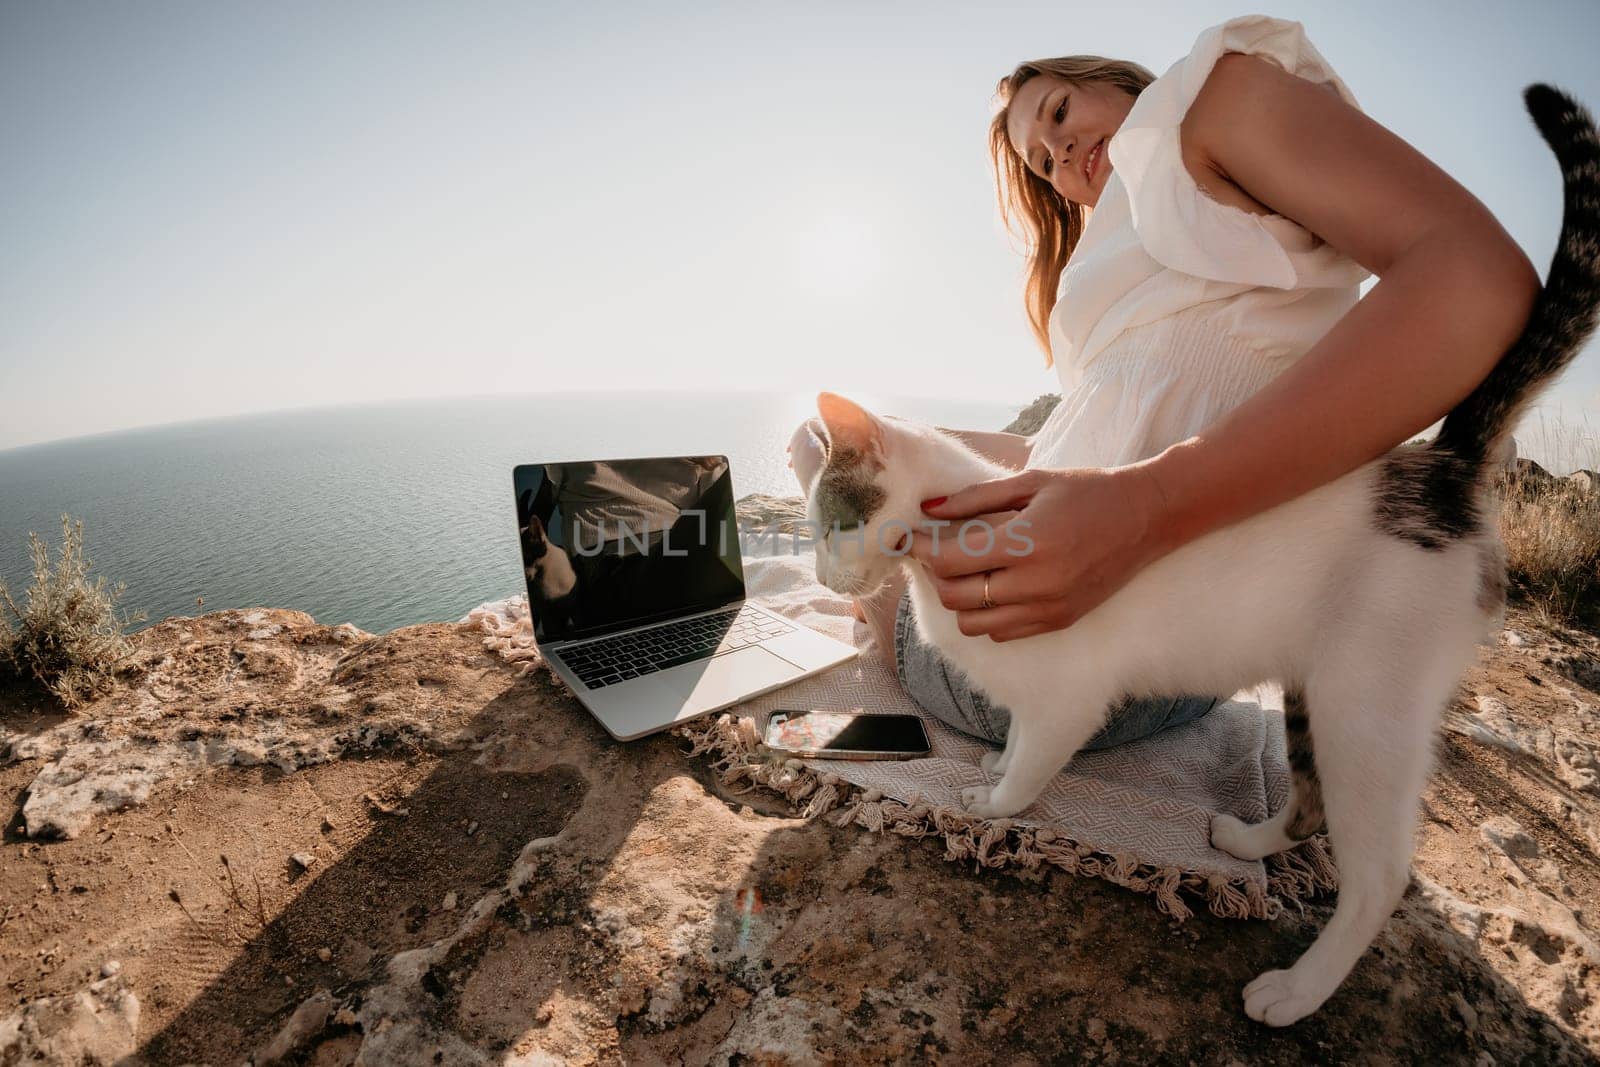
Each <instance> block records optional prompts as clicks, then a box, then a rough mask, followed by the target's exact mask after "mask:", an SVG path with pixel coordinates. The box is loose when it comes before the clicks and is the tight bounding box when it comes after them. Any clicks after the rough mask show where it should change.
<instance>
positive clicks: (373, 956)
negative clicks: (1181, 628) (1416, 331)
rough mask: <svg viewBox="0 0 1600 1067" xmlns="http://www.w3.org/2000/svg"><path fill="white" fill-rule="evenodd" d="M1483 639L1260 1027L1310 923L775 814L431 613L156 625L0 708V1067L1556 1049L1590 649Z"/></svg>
mask: <svg viewBox="0 0 1600 1067" xmlns="http://www.w3.org/2000/svg"><path fill="white" fill-rule="evenodd" d="M1508 622H1509V627H1508V629H1507V630H1506V631H1505V632H1504V633H1503V634H1502V638H1501V643H1500V644H1499V645H1498V646H1497V647H1494V648H1486V649H1484V650H1483V654H1482V661H1481V663H1480V665H1479V666H1477V667H1475V668H1474V669H1473V670H1472V671H1471V673H1470V674H1469V676H1468V677H1467V679H1466V680H1465V682H1464V685H1463V689H1462V694H1461V698H1460V700H1459V701H1458V702H1457V703H1456V704H1455V705H1454V706H1453V707H1452V709H1451V710H1450V712H1449V714H1448V715H1447V717H1446V729H1445V730H1443V731H1442V732H1441V740H1440V744H1439V760H1438V771H1437V773H1436V774H1435V776H1434V778H1433V782H1432V784H1431V786H1430V788H1429V790H1428V792H1427V795H1426V797H1425V801H1424V804H1425V806H1424V812H1423V815H1424V818H1423V824H1422V832H1421V836H1420V844H1419V851H1418V854H1417V857H1416V862H1415V866H1414V870H1415V877H1414V884H1413V886H1412V888H1411V890H1410V891H1409V892H1408V893H1407V896H1406V899H1405V901H1404V903H1403V904H1402V907H1401V909H1400V911H1399V913H1398V914H1397V915H1396V916H1395V918H1394V919H1393V920H1391V922H1390V923H1389V926H1388V928H1387V929H1386V930H1385V932H1384V933H1383V935H1382V936H1381V937H1380V938H1379V940H1378V942H1377V944H1376V945H1375V946H1374V947H1373V948H1372V949H1371V950H1370V951H1369V952H1368V953H1367V955H1366V956H1365V958H1364V959H1363V960H1362V961H1361V963H1360V964H1359V965H1358V966H1357V968H1356V970H1355V972H1354V974H1353V975H1352V976H1351V978H1350V979H1349V981H1348V982H1347V983H1346V984H1345V986H1344V987H1343V988H1342V989H1341V990H1340V991H1339V992H1338V993H1337V994H1336V995H1335V996H1334V997H1333V999H1332V1000H1331V1001H1330V1002H1329V1003H1328V1004H1327V1005H1326V1006H1325V1007H1324V1008H1323V1009H1322V1011H1321V1012H1319V1013H1318V1014H1316V1015H1314V1016H1313V1017H1312V1018H1310V1019H1309V1020H1306V1021H1303V1022H1301V1023H1299V1024H1297V1025H1295V1026H1292V1027H1289V1028H1287V1029H1284V1030H1270V1029H1267V1028H1265V1027H1262V1026H1260V1025H1258V1024H1256V1023H1253V1022H1251V1021H1250V1020H1249V1019H1247V1018H1246V1017H1245V1016H1244V1014H1243V1012H1242V1011H1241V1009H1240V998H1239V990H1240V988H1241V987H1242V986H1243V985H1244V983H1245V982H1247V981H1248V980H1250V979H1251V978H1253V977H1254V976H1255V975H1256V974H1257V973H1258V972H1260V971H1262V970H1264V969H1267V968H1271V967H1276V966H1281V965H1283V964H1285V963H1287V962H1289V961H1290V960H1292V959H1293V958H1294V957H1295V956H1296V955H1297V954H1298V953H1299V952H1300V951H1301V950H1302V949H1303V948H1304V947H1305V946H1306V945H1307V944H1308V943H1309V942H1310V941H1311V939H1312V938H1313V937H1314V936H1315V934H1316V932H1317V931H1318V930H1319V929H1320V928H1321V926H1322V925H1323V923H1324V922H1325V921H1326V920H1327V917H1328V914H1329V912H1330V911H1331V905H1332V901H1331V899H1330V900H1322V901H1319V902H1317V903H1315V904H1313V905H1312V906H1310V907H1308V908H1306V909H1305V911H1304V912H1303V913H1298V912H1295V911H1293V910H1292V909H1291V910H1289V911H1288V912H1286V913H1285V914H1284V915H1283V916H1282V917H1281V918H1279V919H1277V920H1275V921H1272V922H1259V921H1238V920H1223V919H1217V918H1215V917H1213V916H1211V915H1209V914H1208V913H1207V912H1206V911H1205V909H1203V908H1201V909H1198V911H1197V913H1196V915H1195V916H1194V917H1193V918H1191V919H1189V920H1188V921H1187V922H1184V923H1181V924H1179V923H1176V922H1173V921H1171V920H1168V919H1167V918H1165V917H1164V916H1162V915H1161V914H1160V913H1159V912H1158V911H1157V910H1156V909H1155V907H1154V904H1153V903H1152V899H1151V898H1150V897H1147V896H1141V895H1137V894H1134V893H1132V892H1129V891H1126V890H1123V889H1119V888H1117V887H1116V886H1113V885H1111V884H1108V883H1106V882H1103V881H1099V880H1091V879H1074V878H1072V877H1069V876H1067V875H1065V874H1063V873H1061V872H1059V871H1055V870H1053V869H1049V868H1041V869H1039V870H1036V871H1032V872H1024V873H1022V874H1020V875H1019V874H1017V873H1012V869H1008V870H1007V871H1005V872H999V871H992V870H987V869H985V870H981V871H975V870H974V869H973V868H972V866H971V865H969V864H965V863H951V862H946V860H945V858H944V856H943V846H942V844H940V843H938V842H937V841H936V840H935V839H910V838H902V837H896V836H893V835H890V836H882V835H874V834H870V833H867V832H865V831H863V830H861V829H860V828H858V827H855V826H847V827H842V828H840V827H834V826H831V825H829V824H827V823H826V822H822V821H816V822H810V823H808V822H805V821H803V820H801V819H799V818H797V817H795V816H794V815H792V814H791V813H789V812H788V811H787V810H786V809H785V807H784V805H783V802H782V800H781V798H779V797H777V796H776V795H774V794H771V793H766V792H764V791H761V790H756V791H751V792H745V793H742V794H740V795H730V794H729V793H728V792H727V791H725V790H724V789H723V788H721V787H720V786H719V785H718V784H717V782H716V777H715V775H714V774H713V772H712V771H711V769H710V768H709V766H708V765H707V762H706V759H705V757H702V756H694V757H690V756H687V755H686V752H687V749H688V747H689V746H688V745H687V743H686V742H685V741H684V740H683V739H682V738H680V737H677V736H674V735H670V734H668V735H657V736H655V737H651V738H647V739H645V740H642V741H638V742H633V743H630V744H625V745H623V744H617V743H614V742H612V741H611V740H610V739H609V738H608V737H607V736H606V734H605V733H604V731H602V730H601V728H600V727H599V726H598V725H597V724H596V723H595V722H594V721H593V720H592V719H591V718H590V717H589V716H588V715H587V713H585V712H584V711H583V710H582V709H581V708H580V707H579V705H578V704H577V703H576V702H575V701H574V700H573V699H572V698H571V697H570V695H569V694H567V693H566V691H565V690H564V689H563V688H562V686H561V685H560V683H559V682H556V681H555V680H553V679H552V677H551V676H550V675H549V674H548V673H547V672H545V671H544V670H542V669H533V670H529V671H526V672H525V673H523V674H520V675H519V673H518V669H517V666H516V665H514V664H508V663H506V662H504V661H503V660H502V659H501V658H500V657H499V655H498V654H497V653H496V652H495V651H493V650H492V649H490V648H486V647H485V637H484V634H483V633H482V632H481V631H480V630H478V629H477V628H475V627H474V626H472V625H467V624H453V623H429V624H424V625H418V626H408V627H404V628H401V629H398V630H395V631H393V632H391V633H389V634H385V635H381V636H373V635H370V634H365V633H362V632H361V631H359V630H356V629H355V628H353V627H350V626H340V627H329V626H323V625H319V624H318V623H317V622H316V621H315V620H313V619H312V618H311V617H310V616H308V615H305V614H303V613H300V612H295V611H283V610H267V609H263V610H258V611H253V612H244V611H226V612H216V613H213V614H209V615H204V616H201V617H198V618H172V619H167V620H165V621H163V622H161V623H159V624H157V625H155V626H152V627H150V628H149V629H147V630H144V631H142V632H141V633H139V634H138V635H137V636H136V642H137V645H138V648H139V657H138V660H137V665H136V667H135V669H133V670H132V671H130V672H128V673H127V674H126V675H125V676H124V677H123V678H122V680H121V681H120V682H119V684H118V688H117V691H116V692H115V693H113V694H112V695H110V696H108V697H106V698H104V699H102V700H100V701H98V702H97V703H96V704H94V705H93V706H92V707H90V708H89V709H87V710H86V711H84V712H81V713H79V714H76V715H72V716H65V715H62V714H59V713H55V712H52V711H50V710H49V709H48V707H47V706H45V705H43V704H42V702H41V701H40V699H39V697H38V696H37V694H34V693H31V692H26V691H17V690H12V691H9V692H6V693H4V694H0V795H3V796H4V797H5V798H6V800H7V802H8V803H9V804H10V813H9V816H8V821H7V823H6V826H5V832H4V839H3V842H0V984H3V987H4V989H5V990H6V993H7V994H9V998H10V1001H11V1003H10V1004H0V1064H10V1063H24V1062H35V1060H34V1059H32V1058H30V1057H34V1056H36V1057H37V1058H38V1060H39V1061H43V1062H62V1063H78V1062H102V1063H109V1062H118V1061H121V1060H123V1058H125V1057H126V1058H127V1059H126V1062H132V1063H149V1064H178V1063H216V1064H225V1063H226V1064H231V1063H240V1062H244V1061H250V1060H253V1062H255V1063H258V1064H260V1063H267V1062H292V1063H311V1064H330V1065H331V1064H346V1063H354V1062H364V1063H373V1064H379V1063H381V1064H411V1063H443V1064H453V1063H509V1064H522V1065H529V1064H544V1063H588V1062H595V1063H679V1062H690V1063H701V1062H705V1063H718V1064H736V1063H737V1064H752V1063H763V1064H766V1063H772V1064H789V1063H796V1064H798V1063H899V1062H907V1061H911V1062H916V1061H924V1060H926V1061H944V1062H960V1063H1005V1064H1016V1063H1047V1062H1058V1061H1063V1060H1071V1061H1080V1060H1082V1061H1104V1062H1108V1063H1114V1062H1131V1063H1147V1062H1170V1063H1180V1064H1182V1063H1204V1064H1228V1063H1233V1062H1240V1061H1243V1062H1250V1063H1300V1062H1306V1061H1313V1062H1360V1063H1374V1062H1406V1063H1411V1062H1427V1063H1490V1062H1513V1063H1579V1062H1593V1060H1594V1059H1595V1057H1596V1056H1600V1000H1597V996H1596V994H1597V992H1600V973H1597V971H1596V969H1595V965H1596V961H1597V949H1596V917H1597V916H1600V863H1597V856H1600V764H1597V760H1596V754H1597V748H1600V746H1597V745H1596V743H1595V742H1594V740H1593V739H1594V738H1595V737H1596V727H1597V719H1600V641H1597V640H1596V638H1595V636H1594V635H1593V634H1589V633H1585V632H1580V631H1572V630H1558V631H1547V630H1544V629H1541V628H1540V627H1539V626H1537V625H1536V624H1535V622H1534V621H1533V620H1532V619H1531V618H1530V617H1529V616H1528V615H1526V614H1525V613H1520V612H1516V611H1513V613H1512V616H1511V618H1510V619H1509V620H1508ZM13 1009H14V1010H13ZM6 1012H10V1013H11V1014H9V1015H6V1014H4V1013H6Z"/></svg>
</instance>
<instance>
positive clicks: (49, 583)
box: [0, 515, 145, 708]
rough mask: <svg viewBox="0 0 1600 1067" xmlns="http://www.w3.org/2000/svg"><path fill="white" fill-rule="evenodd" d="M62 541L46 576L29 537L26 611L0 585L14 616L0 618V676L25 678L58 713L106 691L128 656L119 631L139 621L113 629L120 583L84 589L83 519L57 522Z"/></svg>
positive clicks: (43, 558) (36, 541)
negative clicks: (56, 704)
mask: <svg viewBox="0 0 1600 1067" xmlns="http://www.w3.org/2000/svg"><path fill="white" fill-rule="evenodd" d="M61 536H62V540H61V559H60V563H59V564H58V566H57V568H56V570H55V572H54V573H52V572H51V570H50V550H49V547H48V546H47V545H46V544H45V543H44V541H43V540H42V539H40V538H39V536H38V535H37V534H34V533H33V532H31V531H30V532H29V533H28V544H29V548H30V549H31V551H32V554H33V585H32V586H30V587H29V588H28V591H27V606H26V607H24V608H18V607H17V603H16V601H14V600H13V599H12V598H11V593H10V591H9V590H8V589H7V588H6V585H5V582H4V581H3V580H0V603H3V604H4V605H5V607H6V609H7V610H8V611H9V613H10V615H11V616H12V617H11V618H7V617H6V616H5V615H4V614H0V670H6V669H9V671H10V672H12V673H14V674H16V675H17V676H18V677H20V678H23V679H31V680H32V681H34V682H36V683H38V684H39V685H42V686H44V688H45V689H47V690H49V691H50V692H51V693H53V694H54V695H55V697H56V698H57V699H58V700H60V701H61V703H62V704H63V705H64V706H66V707H68V708H77V707H81V706H82V705H84V704H86V703H88V702H89V701H90V700H93V699H94V698H95V697H97V696H100V695H102V694H104V693H105V692H107V691H109V690H110V688H111V683H112V679H113V678H114V677H115V674H116V669H117V667H118V665H119V664H121V663H122V661H123V660H124V659H126V658H127V656H128V654H129V652H131V651H132V645H131V644H130V643H129V641H128V639H127V637H126V636H124V633H123V628H124V627H125V626H127V625H128V624H131V623H136V622H143V621H144V619H145V615H144V613H143V612H140V613H139V614H138V615H135V616H133V617H132V618H128V619H125V620H123V621H120V622H119V621H118V620H117V617H116V615H115V614H114V612H113V608H114V607H115V605H116V602H117V599H118V598H119V597H121V596H122V593H123V590H124V589H125V588H126V587H125V586H124V585H123V584H122V583H120V582H119V583H118V584H117V587H116V588H115V589H113V590H111V591H110V592H109V593H108V592H106V589H105V584H106V580H105V578H103V577H102V578H99V579H98V580H96V582H95V583H94V585H92V586H91V585H90V584H89V580H88V576H89V568H90V567H91V566H93V563H92V561H91V560H89V559H88V558H86V557H85V556H84V555H83V520H82V519H79V520H78V522H77V524H76V526H75V527H74V526H73V524H72V523H71V521H70V520H69V518H68V517H67V516H66V515H62V516H61Z"/></svg>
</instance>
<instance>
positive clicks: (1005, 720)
mask: <svg viewBox="0 0 1600 1067" xmlns="http://www.w3.org/2000/svg"><path fill="white" fill-rule="evenodd" d="M894 665H895V673H896V674H898V675H899V677H900V685H901V687H902V688H904V689H905V691H906V693H907V694H909V695H910V697H911V699H912V700H914V701H916V702H917V705H918V706H919V707H920V708H922V710H923V711H926V712H927V713H928V714H929V715H932V716H934V717H935V718H937V719H940V720H942V721H943V722H947V723H949V724H950V725H951V726H954V727H955V728H956V729H957V730H960V731H961V732H962V733H966V734H971V735H972V736H974V737H979V738H982V739H983V740H985V741H993V742H995V743H996V744H1001V745H1003V744H1005V740H1006V733H1007V731H1008V730H1009V729H1010V727H1011V713H1010V712H1008V711H1007V710H1006V709H1005V708H1002V707H999V706H997V705H994V704H991V703H990V702H989V700H988V698H987V697H985V696H984V695H983V694H982V693H980V692H978V691H976V690H974V689H973V688H972V686H971V685H970V684H969V683H968V682H967V676H966V674H965V673H964V672H963V671H962V670H961V669H960V668H959V667H954V666H951V665H950V664H949V663H947V662H946V661H945V659H944V656H943V655H941V654H940V652H939V650H938V649H937V648H934V647H933V646H932V645H930V644H927V643H926V642H924V641H923V640H922V638H921V637H920V636H919V635H918V634H917V627H916V624H915V623H914V622H913V621H912V618H911V595H910V594H909V593H905V594H902V595H901V597H900V604H899V606H898V607H897V608H896V609H895V617H894ZM1221 701H1222V698H1221V697H1203V696H1179V697H1141V698H1139V699H1135V698H1133V697H1123V698H1122V700H1121V701H1120V702H1119V703H1118V704H1117V705H1116V707H1114V708H1112V709H1111V717H1110V718H1109V719H1108V720H1107V721H1106V724H1105V726H1103V727H1101V729H1100V732H1099V733H1097V734H1095V735H1094V736H1093V737H1091V738H1090V739H1089V740H1088V742H1087V743H1086V744H1085V745H1084V746H1083V747H1084V748H1085V749H1098V748H1111V747H1112V746H1113V745H1120V744H1122V743H1123V742H1125V741H1136V740H1138V739H1139V738H1141V737H1149V736H1150V735H1151V734H1154V733H1157V732H1159V731H1161V730H1165V729H1167V728H1168V727H1171V726H1181V725H1182V724H1184V723H1186V722H1194V721H1195V720H1196V719H1198V718H1200V717H1201V716H1203V715H1205V713H1206V712H1208V711H1210V710H1211V709H1212V708H1214V707H1216V706H1217V705H1218V704H1219V703H1221Z"/></svg>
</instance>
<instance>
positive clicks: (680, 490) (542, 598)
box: [512, 456, 744, 642]
mask: <svg viewBox="0 0 1600 1067" xmlns="http://www.w3.org/2000/svg"><path fill="white" fill-rule="evenodd" d="M512 477H513V481H514V483H515V487H516V494H517V529H518V532H519V534H520V536H521V541H522V568H523V573H524V574H525V575H526V576H527V579H528V607H529V609H530V614H531V615H532V616H533V632H534V639H535V640H536V641H540V642H546V641H559V640H563V639H565V638H572V637H587V636H591V635H595V634H602V633H606V632H608V631H610V630H618V629H625V628H627V627H629V626H635V625H638V624H640V623H645V622H650V621H652V620H655V619H663V618H671V617H673V616H676V615H684V614H689V613H691V612H694V611H701V610H705V609H708V608H714V607H717V606H719V605H721V604H726V603H728V602H730V601H734V600H738V599H739V598H741V597H743V596H744V568H743V567H742V566H741V565H740V560H739V530H738V526H737V525H736V522H735V519H734V511H733V480H732V477H731V474H730V471H729V469H728V459H727V457H726V456H668V457H661V458H655V459H612V460H599V461H595V462H578V463H544V464H524V465H521V466H518V467H517V468H516V469H515V470H514V471H513V472H512Z"/></svg>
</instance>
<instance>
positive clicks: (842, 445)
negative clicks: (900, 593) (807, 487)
mask: <svg viewBox="0 0 1600 1067" xmlns="http://www.w3.org/2000/svg"><path fill="white" fill-rule="evenodd" d="M817 414H818V415H820V416H821V419H822V426H823V431H824V432H823V439H822V446H823V453H824V458H823V462H822V467H821V469H820V470H819V471H818V472H817V475H816V478H815V480H814V481H813V482H812V484H811V491H810V494H809V496H808V497H807V499H806V518H807V519H808V520H809V521H810V523H811V533H812V535H813V536H814V537H815V538H816V539H817V580H818V581H820V582H821V583H822V584H823V585H825V586H827V587H828V588H829V589H832V590H833V591H834V592H836V593H844V594H846V595H850V596H860V595H862V594H865V593H868V592H871V591H872V590H873V589H876V588H877V587H878V586H879V585H881V584H883V582H885V581H886V580H888V578H889V577H890V576H891V575H892V574H893V573H894V572H895V570H896V569H898V568H899V567H900V566H901V563H902V560H903V559H904V558H905V551H904V544H905V541H906V538H907V537H908V536H909V534H910V532H911V531H912V530H913V529H915V528H917V526H918V525H920V524H921V523H922V522H924V521H925V520H924V518H923V515H922V500H923V499H925V497H924V495H923V494H924V491H925V489H926V486H927V485H928V484H929V479H930V476H931V475H932V473H933V472H932V471H931V470H930V468H936V467H937V463H936V462H930V461H937V459H938V456H939V452H940V449H939V448H938V447H929V445H930V442H931V441H933V439H935V438H942V439H944V441H945V442H946V443H947V444H946V447H948V442H949V439H948V438H945V436H944V435H943V434H940V433H939V431H937V430H934V429H933V428H932V427H927V426H919V425H917V424H916V423H912V422H906V421H905V420H902V419H897V418H893V417H892V416H879V415H874V414H872V412H870V411H868V410H867V409H866V408H864V407H862V406H861V405H859V404H856V403H852V402H851V401H849V400H846V399H845V398H844V397H842V396H839V395H838V394H836V393H820V394H818V396H817Z"/></svg>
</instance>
